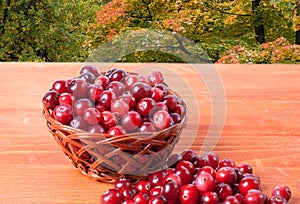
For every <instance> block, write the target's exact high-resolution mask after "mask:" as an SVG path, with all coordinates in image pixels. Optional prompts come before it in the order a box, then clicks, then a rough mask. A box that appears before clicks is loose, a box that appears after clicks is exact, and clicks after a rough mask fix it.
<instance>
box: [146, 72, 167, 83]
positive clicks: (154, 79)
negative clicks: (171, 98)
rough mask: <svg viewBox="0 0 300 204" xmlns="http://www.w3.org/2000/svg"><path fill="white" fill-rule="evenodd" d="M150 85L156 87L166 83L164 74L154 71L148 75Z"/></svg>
mask: <svg viewBox="0 0 300 204" xmlns="http://www.w3.org/2000/svg"><path fill="white" fill-rule="evenodd" d="M148 79H149V84H150V85H151V86H154V85H156V84H162V83H163V82H164V77H163V74H162V73H161V72H160V71H154V72H152V73H150V74H149V75H148Z"/></svg>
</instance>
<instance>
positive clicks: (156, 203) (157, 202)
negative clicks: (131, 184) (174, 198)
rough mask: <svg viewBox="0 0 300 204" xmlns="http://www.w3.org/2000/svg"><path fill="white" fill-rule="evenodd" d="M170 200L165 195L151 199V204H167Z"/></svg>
mask: <svg viewBox="0 0 300 204" xmlns="http://www.w3.org/2000/svg"><path fill="white" fill-rule="evenodd" d="M167 203H168V200H167V199H166V198H165V197H164V196H163V195H156V196H153V197H150V200H149V204H167Z"/></svg>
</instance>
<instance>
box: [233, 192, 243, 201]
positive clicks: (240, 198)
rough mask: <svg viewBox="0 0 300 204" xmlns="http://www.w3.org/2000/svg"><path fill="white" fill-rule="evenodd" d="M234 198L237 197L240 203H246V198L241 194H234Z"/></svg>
mask: <svg viewBox="0 0 300 204" xmlns="http://www.w3.org/2000/svg"><path fill="white" fill-rule="evenodd" d="M234 196H235V197H236V199H237V200H238V201H239V202H240V203H243V202H244V196H243V195H242V194H240V193H236V194H234Z"/></svg>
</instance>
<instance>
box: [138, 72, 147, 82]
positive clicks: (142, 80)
mask: <svg viewBox="0 0 300 204" xmlns="http://www.w3.org/2000/svg"><path fill="white" fill-rule="evenodd" d="M138 81H139V82H142V83H145V84H149V78H148V76H146V75H142V74H140V75H138Z"/></svg>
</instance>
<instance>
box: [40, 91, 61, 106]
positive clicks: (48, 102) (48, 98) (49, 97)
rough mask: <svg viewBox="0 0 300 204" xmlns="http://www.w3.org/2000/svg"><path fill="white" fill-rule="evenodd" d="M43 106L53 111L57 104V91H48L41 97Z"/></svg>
mask: <svg viewBox="0 0 300 204" xmlns="http://www.w3.org/2000/svg"><path fill="white" fill-rule="evenodd" d="M42 101H43V105H44V106H45V107H46V108H49V109H51V110H53V109H54V108H55V107H56V106H57V105H58V104H59V94H58V93H57V91H54V90H50V91H48V92H47V93H46V94H45V95H44V97H43V100H42Z"/></svg>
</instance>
